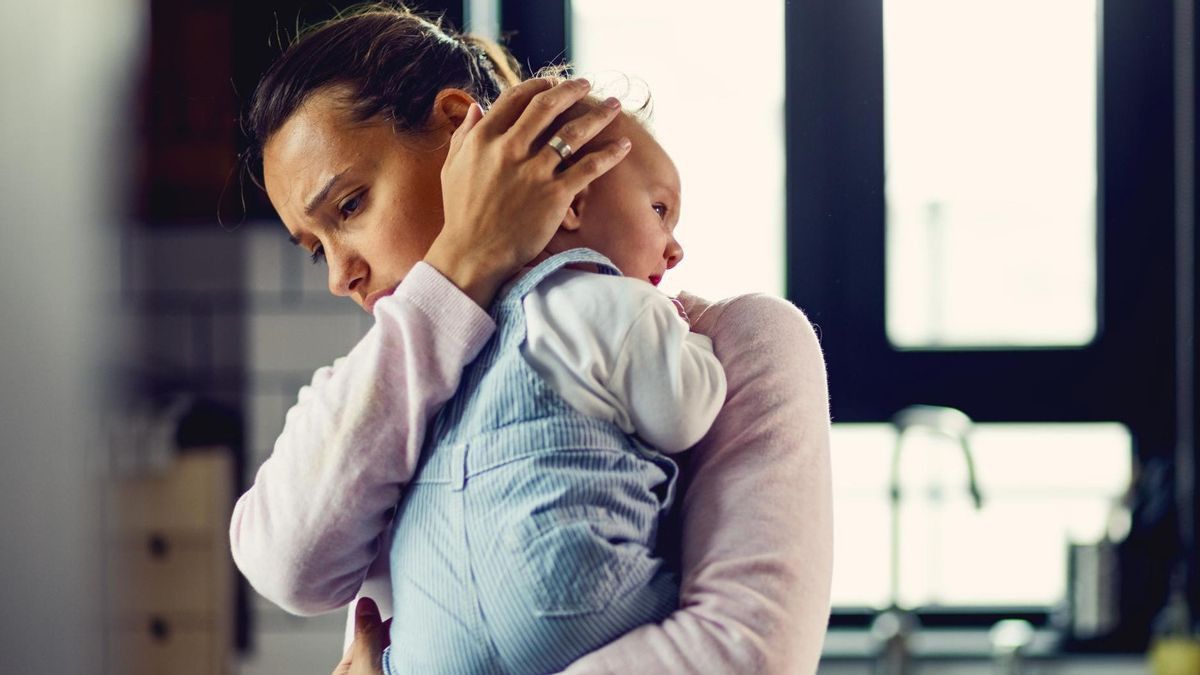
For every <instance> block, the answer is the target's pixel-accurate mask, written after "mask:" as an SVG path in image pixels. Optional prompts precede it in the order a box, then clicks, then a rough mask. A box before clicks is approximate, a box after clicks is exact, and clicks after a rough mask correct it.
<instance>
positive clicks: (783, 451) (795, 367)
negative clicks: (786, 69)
mask: <svg viewBox="0 0 1200 675" xmlns="http://www.w3.org/2000/svg"><path fill="white" fill-rule="evenodd" d="M690 299H691V301H693V306H691V307H688V308H687V311H688V313H689V314H690V315H691V316H692V317H694V318H693V327H694V328H695V329H696V330H697V331H699V332H702V333H706V334H708V335H709V336H710V337H711V338H712V339H713V343H714V348H715V350H716V353H717V356H718V357H719V358H720V360H721V363H722V364H723V365H724V367H725V373H726V377H727V379H728V398H727V401H726V404H725V407H724V408H723V409H722V411H721V413H720V414H719V415H718V417H717V421H716V423H715V424H714V426H713V428H712V430H711V431H710V432H709V433H708V435H707V436H705V438H704V439H703V440H702V441H701V442H700V443H699V444H698V445H697V446H696V447H695V448H694V449H693V451H692V452H691V453H690V455H691V464H690V466H689V475H690V476H691V482H690V485H688V487H687V491H686V493H685V495H684V501H683V505H682V509H683V512H682V516H683V532H682V545H683V548H682V556H683V557H682V563H683V579H682V588H681V594H680V609H679V610H678V611H676V612H675V613H674V614H672V615H671V616H670V617H668V618H667V620H666V621H664V622H663V623H661V624H654V625H647V626H642V627H641V628H638V629H636V630H634V631H631V632H630V633H627V634H626V635H624V636H623V637H621V638H620V639H618V640H616V641H614V642H612V643H610V644H608V645H607V646H605V647H603V648H601V649H599V650H597V651H595V652H593V653H591V654H589V655H587V656H585V657H583V658H582V659H579V660H578V661H576V662H575V663H573V664H572V665H571V666H570V667H569V668H568V669H567V671H566V673H567V674H568V675H589V674H592V673H812V672H815V671H816V668H817V663H818V661H819V659H820V655H821V646H822V643H823V641H824V636H825V628H826V625H827V622H828V617H829V592H830V583H831V580H832V569H833V561H832V558H833V504H832V495H831V478H830V463H829V424H830V420H829V402H828V389H827V384H826V377H825V364H824V359H823V357H822V355H821V350H820V345H819V344H818V342H817V338H816V335H815V333H814V331H813V328H812V325H811V324H810V323H809V322H808V320H807V319H806V318H805V317H804V315H803V314H801V313H800V312H799V311H798V310H797V309H796V308H795V307H794V306H792V305H791V304H790V303H788V302H786V301H783V300H780V299H777V298H772V297H769V296H765V295H753V296H744V297H740V298H735V299H733V300H730V301H726V302H724V303H721V304H719V305H716V306H713V307H711V308H708V309H707V310H706V311H705V310H704V308H703V307H702V306H700V303H696V302H695V301H696V300H697V299H696V298H694V296H692V297H691V298H690ZM685 304H687V303H685Z"/></svg>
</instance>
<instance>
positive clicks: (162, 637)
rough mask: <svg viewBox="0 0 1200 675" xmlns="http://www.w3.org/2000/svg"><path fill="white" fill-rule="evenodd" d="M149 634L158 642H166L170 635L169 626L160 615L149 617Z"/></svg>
mask: <svg viewBox="0 0 1200 675" xmlns="http://www.w3.org/2000/svg"><path fill="white" fill-rule="evenodd" d="M150 635H151V636H153V637H154V639H155V640H158V641H159V642H166V641H167V639H169V638H170V637H171V626H170V624H168V623H167V620H166V619H164V618H162V617H159V616H154V617H150Z"/></svg>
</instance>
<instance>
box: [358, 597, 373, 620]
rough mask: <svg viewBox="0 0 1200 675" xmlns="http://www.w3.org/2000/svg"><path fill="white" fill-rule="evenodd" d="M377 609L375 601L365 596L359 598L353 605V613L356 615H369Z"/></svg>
mask: <svg viewBox="0 0 1200 675" xmlns="http://www.w3.org/2000/svg"><path fill="white" fill-rule="evenodd" d="M377 611H379V610H378V609H376V607H375V601H374V600H372V599H371V598H368V597H366V596H363V597H362V598H360V599H359V601H358V604H357V605H356V606H355V607H354V613H355V614H356V615H358V616H369V615H371V614H373V613H375V612H377Z"/></svg>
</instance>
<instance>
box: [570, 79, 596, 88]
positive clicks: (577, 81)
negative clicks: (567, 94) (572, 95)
mask: <svg viewBox="0 0 1200 675" xmlns="http://www.w3.org/2000/svg"><path fill="white" fill-rule="evenodd" d="M573 81H574V83H575V86H577V87H583V88H584V89H590V88H591V87H592V83H591V82H588V81H587V78H584V77H579V78H576V79H575V80H573Z"/></svg>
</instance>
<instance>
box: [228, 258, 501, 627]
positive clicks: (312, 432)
mask: <svg viewBox="0 0 1200 675" xmlns="http://www.w3.org/2000/svg"><path fill="white" fill-rule="evenodd" d="M494 330H495V324H494V323H493V322H492V320H491V318H490V317H489V316H488V315H487V313H486V312H484V311H483V310H482V309H481V308H480V307H479V306H478V305H476V304H475V303H474V302H473V301H471V300H470V299H469V298H468V297H467V296H466V295H464V294H463V293H462V292H461V291H459V290H458V288H457V287H455V286H454V285H453V284H452V283H451V282H450V281H449V280H447V279H446V278H445V277H443V276H442V275H441V274H439V273H438V272H437V271H436V270H435V269H434V268H432V267H430V266H428V265H426V264H424V263H418V264H417V265H416V266H415V267H413V269H412V271H411V272H410V273H409V274H408V276H407V277H405V280H404V282H403V283H401V284H400V285H399V287H398V288H397V290H396V292H395V293H394V294H393V295H391V296H389V297H386V298H383V299H381V300H379V302H377V303H376V305H375V325H374V326H373V327H372V328H371V329H370V331H368V332H367V334H366V336H364V337H363V339H362V340H361V341H360V342H359V343H358V344H357V345H355V346H354V348H353V349H352V350H351V351H350V353H349V354H348V355H346V356H344V357H342V358H340V359H338V360H337V361H335V362H334V365H333V366H332V367H324V368H320V369H318V370H317V371H316V373H315V374H314V375H313V379H312V383H311V384H310V385H307V386H305V387H302V388H301V389H300V393H299V395H298V400H297V402H296V404H295V405H294V406H293V407H292V408H291V409H290V410H289V411H288V412H287V416H286V420H285V423H284V428H283V432H282V433H281V434H280V435H279V438H278V440H276V442H275V448H274V452H273V453H272V454H271V456H270V457H269V458H268V459H267V460H266V461H265V462H264V463H263V465H262V466H261V467H260V468H259V470H258V474H257V476H256V477H255V481H254V485H253V486H251V487H250V489H249V490H247V491H246V493H245V494H243V495H242V496H241V498H240V499H238V502H237V504H236V505H235V507H234V511H233V518H232V521H231V523H230V530H229V536H230V543H231V546H232V552H233V558H234V561H235V562H236V563H237V566H238V568H239V569H240V570H241V571H242V573H243V574H244V575H245V576H246V578H247V579H248V580H249V581H250V584H251V585H252V586H254V588H255V589H256V590H257V591H258V592H259V593H261V594H262V595H263V596H264V597H266V598H267V599H268V600H271V601H272V602H274V603H276V604H278V605H279V606H280V607H282V608H283V609H285V610H287V611H289V612H291V613H293V614H301V615H308V614H316V613H320V612H326V611H330V610H332V609H336V608H338V607H340V606H343V605H345V604H346V603H348V602H349V601H350V600H351V599H352V598H353V597H354V594H355V593H356V592H357V591H358V588H359V585H360V584H361V583H362V580H363V577H364V575H365V574H366V571H367V568H368V567H369V565H370V564H371V562H372V560H374V558H375V556H376V553H377V551H376V547H377V540H378V538H379V535H380V534H381V532H382V531H383V530H384V528H385V527H386V526H387V525H388V519H387V516H388V513H389V510H390V509H391V508H392V507H393V506H395V504H396V503H397V501H398V500H399V497H400V487H401V485H402V484H404V483H405V482H407V481H408V480H409V479H410V478H411V477H412V473H413V469H414V467H415V466H416V463H417V459H418V458H419V456H420V451H421V445H422V442H423V440H424V437H425V428H426V425H427V423H428V421H429V420H430V419H431V418H432V417H433V415H434V414H436V412H437V410H438V408H439V407H440V406H441V405H442V404H444V403H445V402H446V401H447V400H449V398H450V397H451V396H452V395H453V394H454V391H455V389H456V388H457V387H458V382H459V378H460V377H461V375H462V370H463V368H464V366H465V365H466V364H467V363H469V362H470V361H471V360H472V359H474V358H475V356H476V355H477V354H478V353H479V350H480V349H482V347H483V345H484V344H485V343H486V342H487V340H488V338H489V337H490V336H491V334H492V333H493V331H494Z"/></svg>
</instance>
